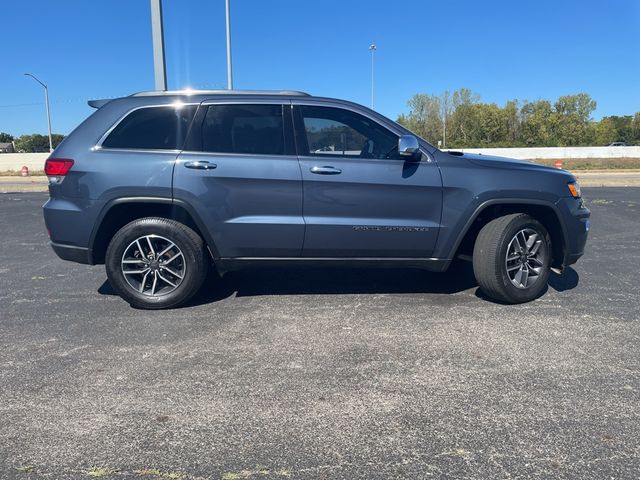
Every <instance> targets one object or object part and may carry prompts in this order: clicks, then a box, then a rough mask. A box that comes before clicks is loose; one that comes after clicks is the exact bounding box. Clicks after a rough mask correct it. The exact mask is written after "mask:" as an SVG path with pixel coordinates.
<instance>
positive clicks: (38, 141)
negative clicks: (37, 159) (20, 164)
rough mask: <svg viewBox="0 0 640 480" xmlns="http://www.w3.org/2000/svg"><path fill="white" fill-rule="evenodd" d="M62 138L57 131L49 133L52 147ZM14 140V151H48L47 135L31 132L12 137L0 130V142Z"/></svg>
mask: <svg viewBox="0 0 640 480" xmlns="http://www.w3.org/2000/svg"><path fill="white" fill-rule="evenodd" d="M63 139H64V135H61V134H59V133H52V134H51V142H52V143H53V148H56V147H57V146H58V144H59V143H60V142H62V140H63ZM9 142H14V145H15V150H16V152H27V153H33V152H48V151H49V135H40V134H39V133H32V134H30V135H21V136H19V137H14V136H13V135H9V134H8V133H4V132H0V143H9Z"/></svg>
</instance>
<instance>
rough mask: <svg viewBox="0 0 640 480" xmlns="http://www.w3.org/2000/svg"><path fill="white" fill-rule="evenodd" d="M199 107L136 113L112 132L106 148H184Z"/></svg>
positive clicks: (104, 145) (181, 107) (167, 108)
mask: <svg viewBox="0 0 640 480" xmlns="http://www.w3.org/2000/svg"><path fill="white" fill-rule="evenodd" d="M197 108H198V106H197V105H182V106H178V107H176V106H174V105H167V106H161V107H143V108H139V109H137V110H134V111H133V112H131V113H129V114H128V115H127V116H126V117H125V118H124V119H122V121H120V123H118V124H117V125H116V127H115V128H114V129H113V130H112V131H111V132H110V133H109V135H108V136H107V138H106V139H105V140H104V141H103V142H102V147H104V148H126V149H144V150H178V149H181V148H182V145H183V143H184V139H185V137H186V135H187V132H188V130H189V125H190V124H191V120H192V119H193V116H194V114H195V112H196V109H197Z"/></svg>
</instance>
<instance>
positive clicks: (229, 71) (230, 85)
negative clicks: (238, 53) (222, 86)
mask: <svg viewBox="0 0 640 480" xmlns="http://www.w3.org/2000/svg"><path fill="white" fill-rule="evenodd" d="M229 1H230V0H225V11H226V19H227V20H226V21H227V90H233V72H232V69H231V11H230V6H229Z"/></svg>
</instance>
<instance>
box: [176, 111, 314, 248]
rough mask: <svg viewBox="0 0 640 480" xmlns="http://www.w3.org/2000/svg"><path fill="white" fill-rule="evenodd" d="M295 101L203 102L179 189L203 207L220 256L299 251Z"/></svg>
mask: <svg viewBox="0 0 640 480" xmlns="http://www.w3.org/2000/svg"><path fill="white" fill-rule="evenodd" d="M290 111H291V105H290V102H289V101H288V100H284V101H275V102H274V101H253V100H252V101H247V102H238V101H231V100H228V101H211V102H203V103H202V104H201V106H200V108H199V110H198V113H197V114H196V118H195V119H194V123H193V126H192V128H191V132H190V134H189V138H188V140H187V142H186V144H185V149H184V150H183V151H182V153H181V154H180V156H179V157H178V161H177V162H176V166H175V170H174V179H173V194H174V197H175V198H176V199H180V200H184V201H186V202H187V203H189V204H190V205H191V206H192V207H193V208H194V209H195V210H196V212H197V214H198V216H199V217H200V219H201V220H202V222H203V223H204V224H205V225H206V228H207V230H208V232H209V234H210V236H211V238H212V239H213V241H214V244H215V248H216V249H217V252H216V254H217V255H218V256H220V257H226V258H237V257H292V256H299V255H300V252H301V248H302V241H303V238H304V221H303V218H302V182H301V175H300V166H299V164H298V159H297V157H296V155H295V152H294V143H293V138H292V126H291V112H290Z"/></svg>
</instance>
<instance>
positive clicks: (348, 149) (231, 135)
mask: <svg viewBox="0 0 640 480" xmlns="http://www.w3.org/2000/svg"><path fill="white" fill-rule="evenodd" d="M89 104H90V105H91V106H92V107H95V108H97V111H96V112H95V113H94V114H93V115H91V116H90V117H89V118H87V119H86V120H85V121H84V122H83V123H82V124H81V125H80V126H79V127H78V128H76V130H74V131H73V133H71V134H70V135H69V136H68V137H67V138H65V140H64V141H63V142H62V143H61V144H60V145H59V146H58V148H56V150H55V151H54V152H53V153H52V154H51V157H50V158H49V159H48V160H47V161H46V165H45V170H46V173H47V175H48V177H49V196H50V198H49V200H48V201H47V203H46V204H45V205H44V218H45V222H46V226H47V229H48V230H49V235H50V237H51V245H52V247H53V249H54V251H55V252H56V253H57V254H58V256H59V257H60V258H62V259H65V260H71V261H75V262H80V263H85V264H90V265H94V264H101V263H104V264H105V266H106V271H107V276H108V278H109V282H110V283H111V285H112V286H113V288H114V289H115V290H116V291H117V292H118V293H119V294H120V296H121V297H122V298H124V299H125V300H126V301H127V302H129V303H130V304H131V305H133V306H136V307H141V308H151V309H158V308H168V307H175V306H177V305H180V304H183V303H184V302H186V301H187V300H188V299H189V298H190V297H191V296H192V295H193V294H194V293H196V291H197V290H198V289H199V287H200V286H201V285H202V283H203V281H204V279H205V277H206V274H207V271H208V269H209V267H210V266H211V265H213V267H214V268H216V269H217V270H218V271H219V272H220V273H224V272H225V271H229V270H233V269H237V268H241V267H244V266H248V265H251V266H255V265H274V264H290V265H291V264H296V265H375V266H389V265H392V266H406V267H418V268H424V269H427V270H431V271H438V272H441V271H445V270H446V269H447V268H448V267H449V265H450V264H451V262H452V261H453V260H454V259H456V258H463V259H466V260H470V261H472V262H473V269H474V273H475V276H476V279H477V281H478V283H479V285H480V287H481V288H482V290H483V291H484V292H485V293H486V295H487V296H489V297H491V298H493V299H496V300H498V301H502V302H506V303H520V302H526V301H529V300H532V299H534V298H536V297H538V296H539V295H541V294H542V293H543V292H544V291H545V288H546V285H547V278H548V276H549V271H550V269H551V268H556V269H562V268H563V267H564V266H566V265H570V264H572V263H575V262H576V261H577V260H578V258H579V257H580V256H581V255H582V254H583V251H584V246H585V243H586V240H587V234H588V231H589V215H590V212H589V210H588V209H586V208H585V206H584V204H583V201H582V198H581V196H580V187H579V185H578V183H577V182H576V179H575V177H574V176H573V175H571V174H570V173H568V172H566V171H563V170H557V169H552V168H548V167H544V166H540V165H536V164H533V163H530V162H523V161H516V160H509V159H505V158H498V157H490V156H484V155H469V154H462V153H459V152H443V151H440V150H438V149H437V148H435V147H434V146H432V145H430V144H429V143H427V142H426V141H424V140H422V139H420V138H417V137H416V136H415V135H413V134H412V133H411V132H410V131H408V130H407V129H405V128H404V127H402V126H401V125H398V124H397V123H395V122H393V121H391V120H389V119H387V118H385V117H383V116H382V115H380V114H378V113H376V112H374V111H372V110H370V109H368V108H366V107H362V106H360V105H356V104H353V103H351V102H346V101H342V100H335V99H330V98H318V97H313V96H310V95H307V94H305V93H301V92H293V91H278V92H270V91H179V92H143V93H137V94H134V95H132V96H129V97H125V98H118V99H113V100H93V101H90V102H89Z"/></svg>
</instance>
